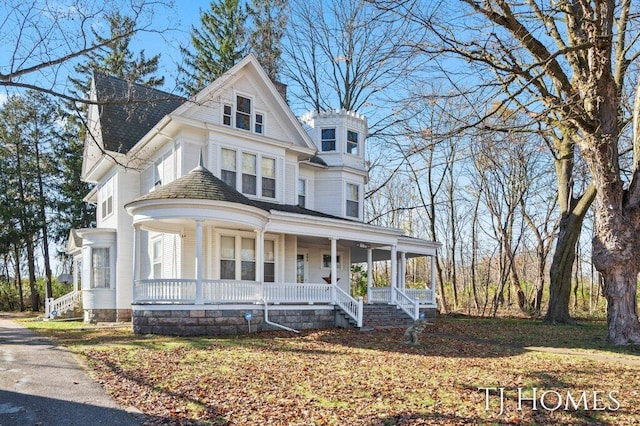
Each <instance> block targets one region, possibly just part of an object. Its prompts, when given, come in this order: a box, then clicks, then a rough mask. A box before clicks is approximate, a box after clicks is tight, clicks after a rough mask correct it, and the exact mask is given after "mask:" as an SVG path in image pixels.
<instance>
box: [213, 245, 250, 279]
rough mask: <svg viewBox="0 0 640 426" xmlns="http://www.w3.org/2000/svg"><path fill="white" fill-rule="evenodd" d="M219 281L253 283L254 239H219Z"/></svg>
mask: <svg viewBox="0 0 640 426" xmlns="http://www.w3.org/2000/svg"><path fill="white" fill-rule="evenodd" d="M220 279H223V280H247V281H255V279H256V240H255V238H244V237H234V236H226V235H223V236H221V237H220Z"/></svg>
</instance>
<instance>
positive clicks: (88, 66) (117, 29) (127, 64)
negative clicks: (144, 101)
mask: <svg viewBox="0 0 640 426" xmlns="http://www.w3.org/2000/svg"><path fill="white" fill-rule="evenodd" d="M107 21H108V22H109V27H110V29H111V31H110V34H109V36H108V38H107V37H102V36H100V35H99V34H97V33H95V34H94V35H95V37H96V40H98V42H99V43H104V42H106V41H107V40H109V39H114V38H115V39H117V41H116V42H114V43H110V44H107V45H106V46H105V47H103V48H102V49H99V50H95V51H92V52H90V53H89V55H88V60H87V62H85V63H81V64H78V65H76V67H75V71H76V73H78V74H79V77H78V78H74V77H72V78H70V80H71V82H72V83H73V84H74V86H75V87H76V89H77V90H78V91H79V92H80V93H79V94H78V95H79V96H78V97H80V98H81V97H83V96H85V95H86V94H87V93H88V92H89V84H90V81H91V74H92V73H93V72H101V73H103V74H108V75H112V76H114V77H118V78H121V79H123V80H127V81H128V82H130V83H138V84H142V85H144V86H149V87H160V86H162V85H163V84H164V77H157V76H155V75H154V74H155V73H157V72H158V65H159V61H160V55H159V54H158V55H155V56H152V57H151V58H149V59H147V58H146V56H145V53H144V50H141V51H140V53H139V54H138V57H137V58H136V57H134V55H133V52H131V50H129V44H130V43H131V35H128V36H123V35H124V34H131V32H132V30H133V28H135V21H134V20H133V19H132V18H131V17H129V16H122V15H120V13H119V12H115V13H114V14H113V15H110V16H108V17H107ZM121 36H122V37H121ZM119 37H121V38H119Z"/></svg>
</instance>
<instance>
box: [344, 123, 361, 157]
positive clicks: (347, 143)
mask: <svg viewBox="0 0 640 426" xmlns="http://www.w3.org/2000/svg"><path fill="white" fill-rule="evenodd" d="M349 133H353V134H354V135H356V141H355V143H354V142H352V141H350V140H349ZM350 147H355V150H356V152H355V153H354V152H349V148H350ZM352 149H353V148H352ZM344 152H345V154H349V155H354V156H360V133H359V132H356V131H355V130H350V129H347V135H346V139H345V146H344Z"/></svg>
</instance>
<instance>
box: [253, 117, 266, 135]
mask: <svg viewBox="0 0 640 426" xmlns="http://www.w3.org/2000/svg"><path fill="white" fill-rule="evenodd" d="M254 127H255V131H256V133H260V134H262V133H263V131H264V115H262V114H258V113H256V123H255V126H254Z"/></svg>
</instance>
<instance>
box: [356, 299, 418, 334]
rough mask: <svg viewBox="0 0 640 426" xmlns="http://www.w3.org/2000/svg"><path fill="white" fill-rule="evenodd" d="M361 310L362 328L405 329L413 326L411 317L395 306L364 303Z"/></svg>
mask: <svg viewBox="0 0 640 426" xmlns="http://www.w3.org/2000/svg"><path fill="white" fill-rule="evenodd" d="M363 308H364V312H363V316H362V328H366V329H371V328H400V327H404V328H406V327H409V326H410V325H411V324H413V320H412V319H411V317H409V315H407V314H406V313H405V312H404V311H403V310H402V309H400V308H398V307H396V306H395V305H389V304H386V303H374V304H368V303H365V304H364V306H363Z"/></svg>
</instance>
